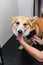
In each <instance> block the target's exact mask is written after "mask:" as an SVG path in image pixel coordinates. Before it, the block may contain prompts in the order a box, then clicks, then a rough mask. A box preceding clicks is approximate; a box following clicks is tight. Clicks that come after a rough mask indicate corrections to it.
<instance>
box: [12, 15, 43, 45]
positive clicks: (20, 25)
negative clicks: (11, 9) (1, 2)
mask: <svg viewBox="0 0 43 65" xmlns="http://www.w3.org/2000/svg"><path fill="white" fill-rule="evenodd" d="M11 25H12V30H13V32H14V34H15V35H16V36H18V34H19V33H18V31H19V30H21V31H22V36H23V37H26V36H27V35H29V33H30V31H32V30H35V31H36V35H37V36H39V35H40V33H41V32H43V18H39V17H37V16H34V17H33V18H29V17H26V16H17V17H13V21H12V24H11ZM29 43H30V42H29ZM30 45H32V43H31V44H30Z"/></svg>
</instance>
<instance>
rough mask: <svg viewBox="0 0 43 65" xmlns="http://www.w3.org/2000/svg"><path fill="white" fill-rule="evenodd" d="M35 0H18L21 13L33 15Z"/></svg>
mask: <svg viewBox="0 0 43 65" xmlns="http://www.w3.org/2000/svg"><path fill="white" fill-rule="evenodd" d="M33 1H34V0H18V5H19V15H25V16H29V17H31V16H33Z"/></svg>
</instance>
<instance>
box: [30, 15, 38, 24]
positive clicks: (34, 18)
mask: <svg viewBox="0 0 43 65" xmlns="http://www.w3.org/2000/svg"><path fill="white" fill-rule="evenodd" d="M37 19H38V16H34V17H33V18H31V21H30V25H32V24H33V23H35V22H36V21H37Z"/></svg>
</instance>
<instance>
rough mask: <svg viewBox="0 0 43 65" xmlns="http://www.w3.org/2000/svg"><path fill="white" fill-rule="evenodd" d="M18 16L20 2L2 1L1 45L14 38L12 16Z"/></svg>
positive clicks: (13, 0)
mask: <svg viewBox="0 0 43 65" xmlns="http://www.w3.org/2000/svg"><path fill="white" fill-rule="evenodd" d="M17 15H18V0H0V45H1V46H3V45H4V44H5V43H6V41H7V40H8V39H9V38H10V37H11V36H12V34H13V32H12V30H11V22H12V16H17Z"/></svg>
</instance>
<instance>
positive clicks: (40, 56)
mask: <svg viewBox="0 0 43 65" xmlns="http://www.w3.org/2000/svg"><path fill="white" fill-rule="evenodd" d="M18 41H19V42H20V44H21V45H22V46H23V47H24V49H26V51H27V52H28V53H29V54H30V55H31V56H33V57H34V58H35V59H37V60H38V61H40V62H43V51H39V50H38V49H36V48H34V47H31V46H30V45H28V44H26V43H25V42H24V40H23V39H21V40H20V38H18Z"/></svg>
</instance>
